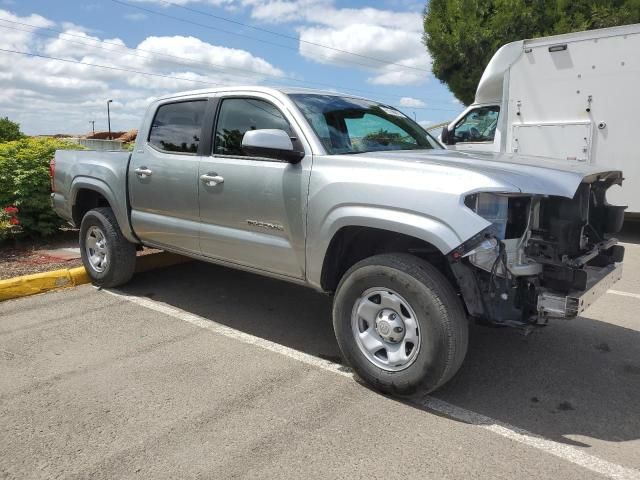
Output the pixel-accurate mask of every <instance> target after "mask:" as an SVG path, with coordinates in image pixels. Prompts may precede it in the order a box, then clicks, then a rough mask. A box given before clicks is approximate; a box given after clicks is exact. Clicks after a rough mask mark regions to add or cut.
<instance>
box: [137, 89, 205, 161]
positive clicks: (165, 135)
mask: <svg viewBox="0 0 640 480" xmlns="http://www.w3.org/2000/svg"><path fill="white" fill-rule="evenodd" d="M206 106H207V101H206V100H193V101H189V102H179V103H168V104H166V105H161V106H160V108H158V111H157V112H156V116H155V117H154V119H153V123H152V125H151V131H150V132H149V143H150V144H151V145H153V146H154V147H155V148H157V149H158V150H161V151H163V152H170V153H186V154H192V155H195V154H196V153H197V152H198V146H199V145H200V138H201V135H202V124H203V121H204V114H205V109H206Z"/></svg>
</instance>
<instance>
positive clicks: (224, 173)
mask: <svg viewBox="0 0 640 480" xmlns="http://www.w3.org/2000/svg"><path fill="white" fill-rule="evenodd" d="M217 102H218V107H217V111H218V113H217V120H216V126H214V136H213V137H214V140H213V141H214V146H213V152H212V154H211V155H210V156H208V157H204V158H203V159H202V161H201V163H200V172H199V173H200V176H203V175H205V176H207V177H209V178H211V177H217V178H218V182H217V183H216V184H215V185H211V184H209V183H208V182H206V181H204V180H203V181H200V194H199V198H200V220H201V233H200V245H201V249H202V253H203V254H204V255H206V256H208V257H212V258H216V259H219V260H223V261H226V262H231V263H234V264H238V265H244V266H247V267H251V268H254V269H258V270H262V271H265V272H270V273H273V274H278V275H283V276H288V277H295V278H303V276H304V258H305V256H304V241H305V229H306V199H307V194H308V188H309V174H310V171H311V155H310V154H309V151H308V150H307V155H306V156H305V157H304V158H303V159H302V161H301V162H300V163H297V164H291V163H289V162H287V161H285V160H277V159H276V160H274V159H269V158H262V157H252V156H249V155H247V154H246V153H245V152H244V151H243V150H242V137H243V135H244V133H245V132H246V131H247V130H255V129H265V128H275V129H281V130H285V131H286V132H287V133H289V136H290V137H291V138H292V142H293V144H294V147H295V148H296V149H298V150H305V148H304V145H303V143H302V141H301V140H300V133H299V129H297V128H296V127H295V126H294V121H293V119H292V117H291V116H290V115H289V114H288V113H287V111H286V106H285V105H283V104H281V103H280V102H279V100H277V99H276V98H273V97H271V96H269V95H266V94H259V93H253V94H247V95H239V94H237V93H234V94H233V95H232V96H225V95H220V96H218V97H217ZM205 178H206V177H205Z"/></svg>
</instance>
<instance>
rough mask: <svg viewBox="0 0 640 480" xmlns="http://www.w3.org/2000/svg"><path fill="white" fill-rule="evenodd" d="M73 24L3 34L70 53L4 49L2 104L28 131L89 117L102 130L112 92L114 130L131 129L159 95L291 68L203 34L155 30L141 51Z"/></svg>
mask: <svg viewBox="0 0 640 480" xmlns="http://www.w3.org/2000/svg"><path fill="white" fill-rule="evenodd" d="M2 19H6V20H10V21H16V22H23V23H29V24H32V25H36V26H38V27H41V28H46V27H51V26H54V25H55V23H54V22H52V21H50V20H48V19H46V18H44V17H41V16H38V15H31V16H25V17H20V16H18V15H15V14H12V13H10V12H7V11H5V10H0V25H1V24H2V22H1V20H2ZM68 26H70V27H72V28H71V29H69V30H67V31H66V32H65V33H66V34H60V35H59V36H58V37H57V38H46V39H44V40H43V39H42V38H38V37H36V36H35V35H34V33H33V32H23V31H19V32H18V31H12V30H7V32H8V33H7V34H5V32H3V35H2V36H0V48H6V49H12V50H18V51H23V52H30V53H35V54H40V55H46V56H52V57H57V58H60V59H65V60H66V61H57V60H52V59H46V58H41V57H28V56H23V55H17V54H10V53H6V52H0V82H1V84H2V89H0V111H1V112H3V115H8V116H9V117H10V118H12V119H13V120H16V121H18V122H20V123H21V124H22V128H23V130H24V131H25V132H26V133H32V134H38V133H84V132H86V131H87V130H88V128H89V124H88V121H89V120H96V121H97V123H96V129H102V128H104V127H105V125H101V123H106V121H104V118H105V116H106V115H105V111H106V108H105V105H106V103H105V102H106V99H108V98H113V99H114V103H113V104H112V119H113V122H112V123H113V127H114V129H117V130H128V129H130V128H135V127H137V126H138V123H139V121H140V117H141V116H142V115H143V113H144V109H145V107H146V105H147V104H148V103H149V101H150V99H151V98H153V97H156V96H159V95H163V94H166V93H169V92H175V91H177V90H192V89H196V88H204V87H206V86H215V85H226V84H238V83H244V84H246V83H260V82H262V81H264V80H265V79H267V78H268V77H269V78H271V77H280V76H283V75H284V73H283V72H282V70H280V69H278V68H277V67H275V66H274V65H272V64H270V63H269V62H267V61H266V60H264V59H262V58H260V57H257V56H255V55H252V54H251V53H249V52H247V51H245V50H240V49H233V48H226V47H221V46H217V45H212V44H210V43H207V42H204V41H202V40H200V39H198V38H195V37H188V36H171V37H162V36H152V37H147V38H146V39H144V40H143V41H142V42H140V44H139V45H137V48H139V49H140V50H138V51H136V50H132V49H128V48H127V45H125V42H123V41H122V40H121V39H118V38H110V39H102V38H99V37H98V36H95V35H90V34H89V33H87V30H86V29H84V28H82V27H79V26H76V25H68ZM57 28H60V26H58V27H57ZM34 31H36V30H34ZM129 47H132V48H136V46H135V45H130V46H129ZM141 50H144V51H141ZM150 52H154V53H150ZM155 52H161V54H159V53H155ZM87 63H89V64H93V65H102V66H108V67H113V68H114V69H109V68H98V67H96V66H90V65H86V64H87ZM214 64H215V65H214ZM124 70H135V71H137V72H148V73H153V74H157V75H158V76H150V75H144V74H142V73H131V72H125V71H124ZM168 77H176V78H168Z"/></svg>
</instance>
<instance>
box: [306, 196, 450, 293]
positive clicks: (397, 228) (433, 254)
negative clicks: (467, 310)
mask: <svg viewBox="0 0 640 480" xmlns="http://www.w3.org/2000/svg"><path fill="white" fill-rule="evenodd" d="M344 213H347V214H346V215H339V216H336V218H335V220H334V221H332V222H326V223H325V225H324V228H323V229H321V233H320V238H322V239H323V241H322V242H315V244H311V245H310V246H309V247H310V248H309V249H308V251H309V258H308V272H309V281H310V283H311V284H313V285H314V286H316V287H317V288H319V289H321V290H323V291H329V292H332V291H334V290H335V287H336V286H337V283H338V282H339V280H340V277H341V275H342V274H344V272H346V270H348V269H349V267H350V266H351V265H353V264H355V263H356V262H358V261H360V260H362V259H364V258H367V257H369V256H372V255H376V254H379V253H389V252H409V253H413V254H415V255H417V256H420V257H422V258H425V259H427V260H428V261H430V262H431V263H436V264H438V266H439V268H440V269H441V270H443V271H444V272H446V273H447V275H448V274H449V272H450V269H449V267H448V264H446V265H445V263H446V261H445V254H446V253H448V252H449V251H451V250H452V249H453V248H455V247H456V246H457V245H459V244H460V243H461V241H460V239H459V237H458V236H457V235H456V234H455V233H454V232H453V230H451V228H449V227H448V226H447V225H445V224H444V223H442V222H440V221H438V220H435V219H432V218H428V217H424V216H419V215H416V214H413V213H410V212H402V211H388V210H384V211H381V210H380V209H377V208H369V207H356V208H352V209H349V212H344ZM451 278H453V277H451ZM454 281H455V280H454Z"/></svg>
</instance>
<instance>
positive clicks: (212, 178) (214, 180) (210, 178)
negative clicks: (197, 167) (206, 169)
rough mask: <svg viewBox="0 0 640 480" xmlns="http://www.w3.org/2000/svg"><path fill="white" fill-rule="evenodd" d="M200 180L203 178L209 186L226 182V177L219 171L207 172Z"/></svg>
mask: <svg viewBox="0 0 640 480" xmlns="http://www.w3.org/2000/svg"><path fill="white" fill-rule="evenodd" d="M200 180H202V181H203V182H204V184H205V185H207V186H208V187H215V186H216V185H218V184H220V183H224V178H222V177H221V176H220V175H218V174H217V173H206V174H204V175H200Z"/></svg>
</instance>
